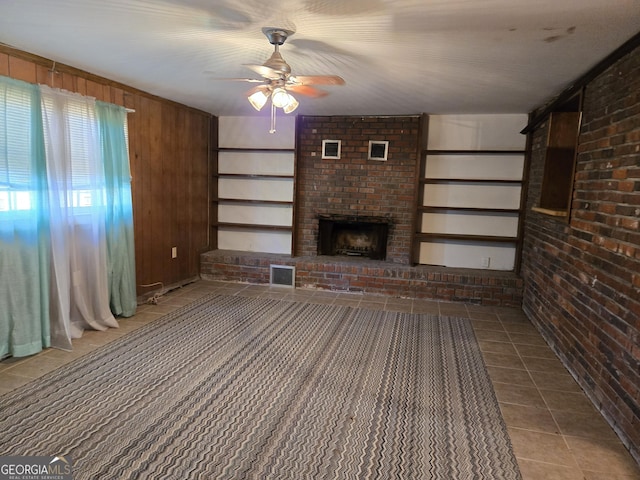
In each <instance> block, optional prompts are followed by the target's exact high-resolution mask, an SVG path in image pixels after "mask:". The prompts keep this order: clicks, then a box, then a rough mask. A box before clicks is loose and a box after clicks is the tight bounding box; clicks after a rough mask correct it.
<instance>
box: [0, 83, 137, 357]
mask: <svg viewBox="0 0 640 480" xmlns="http://www.w3.org/2000/svg"><path fill="white" fill-rule="evenodd" d="M1 78H2V84H1V85H16V84H15V82H13V81H11V79H5V78H4V77H1ZM17 85H18V87H16V88H18V89H24V91H25V92H32V93H31V94H32V95H35V96H36V97H37V98H36V101H32V102H31V103H30V104H29V105H30V106H29V107H28V108H25V106H21V107H17V106H16V105H15V104H14V103H15V102H13V101H11V100H8V99H7V98H2V97H0V104H1V106H0V115H1V112H2V110H1V108H5V110H6V109H7V108H8V109H9V111H11V112H13V110H20V111H22V112H23V113H22V115H23V116H24V115H26V114H25V113H24V112H28V113H29V115H31V117H30V118H32V120H31V121H32V122H34V123H35V124H36V125H39V129H35V128H33V129H31V130H29V131H28V132H29V134H30V135H32V136H33V139H32V142H35V145H36V146H37V147H38V148H39V149H40V150H37V149H34V151H33V152H28V153H24V147H22V148H21V150H20V152H19V153H20V155H22V156H19V155H18V154H17V153H16V152H17V149H16V148H15V147H13V146H12V145H14V144H20V145H21V144H24V143H25V142H26V140H25V138H26V137H28V138H29V139H31V136H27V130H26V129H25V127H24V125H22V124H20V123H15V122H14V121H13V120H11V119H10V120H8V121H5V123H8V124H9V125H10V127H11V128H9V130H7V131H6V133H5V134H4V137H3V136H2V135H1V134H0V150H2V149H4V156H2V153H0V162H3V161H4V163H3V164H2V165H3V166H0V169H1V170H0V175H2V174H3V173H4V177H2V176H0V189H1V190H0V217H1V216H2V215H4V214H7V215H5V216H6V217H12V218H14V217H15V218H19V219H21V221H22V219H23V217H25V216H32V217H34V220H33V221H32V223H33V224H34V225H35V226H34V227H29V228H30V230H29V232H31V235H32V236H33V237H34V238H36V239H37V240H38V241H37V242H35V246H31V245H32V244H33V243H34V242H33V241H31V242H30V243H29V242H26V241H23V240H22V237H24V235H19V234H18V233H17V232H21V230H19V229H18V226H20V225H23V224H22V223H20V224H19V225H18V224H17V223H16V221H14V222H13V226H12V227H11V228H9V227H10V224H8V223H6V222H4V221H3V222H2V227H0V228H2V233H1V235H2V238H1V242H2V244H1V246H2V251H0V273H1V278H2V279H3V280H2V281H0V282H3V283H0V298H1V299H2V300H4V299H5V298H8V299H9V300H10V301H7V302H2V306H0V315H1V317H0V328H1V329H0V354H1V355H2V356H6V355H7V354H9V355H14V356H23V355H29V354H32V353H35V352H37V351H38V350H39V349H41V348H44V347H46V346H49V345H51V346H55V347H58V348H63V349H71V347H72V342H71V339H72V338H78V337H80V336H81V335H82V332H83V331H84V330H85V329H93V330H105V329H107V328H110V327H113V328H117V327H118V322H117V321H116V319H115V317H114V315H118V316H131V315H133V314H134V313H135V309H136V288H135V259H134V255H133V252H134V245H133V214H132V202H131V178H130V175H129V174H128V172H129V164H128V154H127V147H126V137H125V128H126V112H125V110H124V108H122V107H118V106H115V105H110V104H105V103H102V102H96V100H95V99H93V98H90V97H84V96H81V95H78V94H72V93H69V92H65V91H61V90H58V89H52V88H50V87H48V86H45V85H40V86H34V85H30V84H26V83H24V82H20V83H18V84H17ZM34 92H35V93H34ZM22 123H24V121H23V122H22ZM1 128H2V124H0V129H1ZM38 152H39V156H38ZM29 162H30V163H29ZM27 163H28V165H29V168H28V169H27V168H25V167H24V165H26V164H27ZM16 172H18V173H16ZM25 172H26V173H25ZM125 173H126V174H125ZM14 177H15V178H20V179H23V178H28V179H29V182H30V183H29V185H28V186H27V187H28V188H27V187H25V186H24V185H23V184H24V181H23V182H22V183H23V184H21V183H19V182H17V181H16V180H15V178H14ZM25 189H26V191H27V192H28V197H25V195H24V191H25ZM3 195H4V196H3ZM5 197H6V198H8V199H9V200H10V199H12V198H14V197H15V198H22V199H23V200H22V203H20V204H18V203H16V202H13V203H9V202H8V201H4V200H3V199H4V198H5ZM25 198H29V199H30V201H31V203H30V204H29V205H27V204H26V203H25V202H26V200H24V199H25ZM36 207H37V208H36ZM3 220H4V218H3ZM36 220H37V221H36ZM34 222H35V223H34ZM16 225H18V226H16ZM36 227H37V229H35V228H36ZM34 229H35V230H34ZM27 244H28V245H30V248H31V249H32V250H33V249H34V248H35V249H36V251H37V252H38V255H33V251H32V250H30V251H28V252H27V251H26V250H25V252H26V253H25V254H24V255H22V256H20V255H16V254H15V252H16V250H17V249H22V250H24V249H25V248H26V245H27ZM27 259H28V261H27ZM34 259H36V260H34ZM30 262H31V263H30ZM36 270H37V272H38V273H39V276H35V277H34V272H35V271H36ZM7 278H11V280H10V281H9V280H4V279H7ZM34 278H36V279H38V285H37V288H36V286H35V285H34V284H33V282H34V280H33V279H34ZM4 283H11V285H5V284H4ZM33 296H39V299H40V301H41V303H40V305H41V307H42V308H41V311H40V312H38V313H39V314H38V315H30V313H33V312H31V311H29V312H23V310H24V309H25V308H29V309H31V310H33V309H34V308H36V307H35V306H36V305H38V304H37V303H36V302H34V301H33V299H32V297H33ZM23 304H24V305H25V306H23ZM33 319H37V323H38V325H39V327H40V328H39V330H38V329H36V328H35V325H33V323H34V320H33ZM19 334H21V335H22V336H24V337H26V339H22V340H20V343H21V344H23V345H24V346H23V347H21V348H17V347H18V343H17V340H15V339H14V337H16V336H17V335H19ZM40 337H43V338H40Z"/></svg>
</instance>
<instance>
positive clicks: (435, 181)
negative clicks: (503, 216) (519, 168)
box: [420, 178, 522, 185]
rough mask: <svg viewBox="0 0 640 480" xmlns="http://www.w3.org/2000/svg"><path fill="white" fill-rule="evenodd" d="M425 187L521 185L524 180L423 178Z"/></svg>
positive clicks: (422, 181) (422, 182)
mask: <svg viewBox="0 0 640 480" xmlns="http://www.w3.org/2000/svg"><path fill="white" fill-rule="evenodd" d="M420 183H421V184H423V185H431V184H434V185H435V184H443V183H501V184H505V185H520V184H522V180H503V179H488V178H482V179H481V178H421V179H420Z"/></svg>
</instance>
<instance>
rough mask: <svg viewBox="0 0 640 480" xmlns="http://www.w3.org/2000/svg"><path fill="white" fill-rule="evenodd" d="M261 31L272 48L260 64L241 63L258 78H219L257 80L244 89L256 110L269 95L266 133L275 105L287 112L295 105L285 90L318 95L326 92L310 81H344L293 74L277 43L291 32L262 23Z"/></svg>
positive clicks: (322, 82) (336, 78) (325, 83)
mask: <svg viewBox="0 0 640 480" xmlns="http://www.w3.org/2000/svg"><path fill="white" fill-rule="evenodd" d="M262 33H264V34H265V36H266V37H267V39H268V40H269V43H271V45H273V46H274V48H275V50H274V52H273V53H272V54H271V57H269V59H268V60H267V61H266V62H264V63H263V64H262V65H245V66H246V67H248V68H250V69H251V70H253V71H254V72H256V73H257V74H258V75H260V76H262V79H261V80H259V79H255V78H228V79H221V80H234V81H242V82H251V83H261V85H257V86H256V87H254V88H252V89H251V90H249V91H248V92H247V99H248V100H249V103H251V105H252V106H253V108H255V109H256V110H258V111H260V110H261V109H262V107H264V106H265V104H266V103H267V101H268V100H269V98H270V99H271V130H270V133H274V132H275V115H276V108H282V110H283V111H284V113H291V112H293V111H294V110H295V109H296V108H298V105H299V102H298V101H297V100H296V99H295V97H294V96H293V95H291V93H289V92H293V93H296V94H300V95H305V96H308V97H312V98H319V97H324V96H325V95H328V92H326V91H324V90H320V89H318V88H315V87H313V86H312V85H344V84H345V81H344V80H343V79H342V78H341V77H339V76H337V75H293V74H292V73H291V67H290V66H289V64H288V63H287V62H285V60H284V58H282V55H281V54H280V50H279V47H280V45H283V44H284V42H285V41H286V40H287V38H288V37H290V36H291V35H293V34H294V32H293V31H291V30H287V29H284V28H275V27H265V28H263V29H262Z"/></svg>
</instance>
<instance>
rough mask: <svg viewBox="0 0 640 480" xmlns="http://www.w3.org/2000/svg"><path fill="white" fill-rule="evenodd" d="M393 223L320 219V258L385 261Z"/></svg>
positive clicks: (371, 219)
mask: <svg viewBox="0 0 640 480" xmlns="http://www.w3.org/2000/svg"><path fill="white" fill-rule="evenodd" d="M388 234H389V220H388V219H387V218H382V217H349V216H342V215H320V216H319V217H318V255H333V256H335V255H338V256H340V255H342V256H349V257H364V258H369V259H372V260H385V258H386V256H387V236H388Z"/></svg>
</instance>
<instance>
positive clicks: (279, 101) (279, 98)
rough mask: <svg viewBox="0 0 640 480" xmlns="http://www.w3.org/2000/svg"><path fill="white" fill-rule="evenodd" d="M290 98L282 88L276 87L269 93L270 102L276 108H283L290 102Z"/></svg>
mask: <svg viewBox="0 0 640 480" xmlns="http://www.w3.org/2000/svg"><path fill="white" fill-rule="evenodd" d="M292 98H293V97H292V96H291V95H289V94H288V93H287V91H286V90H285V89H284V88H276V89H275V90H274V91H273V94H272V95H271V102H272V103H273V104H274V105H275V106H276V107H278V108H284V107H286V106H288V105H289V104H290V103H291V99H292ZM294 100H295V99H294Z"/></svg>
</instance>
